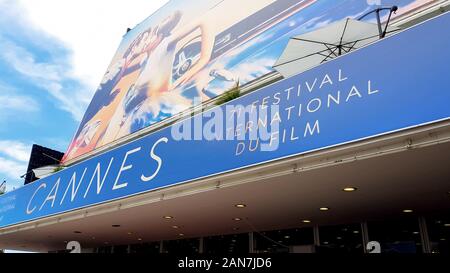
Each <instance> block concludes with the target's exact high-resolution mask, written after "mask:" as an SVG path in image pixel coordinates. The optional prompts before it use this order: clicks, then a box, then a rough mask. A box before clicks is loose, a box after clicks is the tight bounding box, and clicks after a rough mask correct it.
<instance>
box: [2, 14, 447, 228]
mask: <svg viewBox="0 0 450 273" xmlns="http://www.w3.org/2000/svg"><path fill="white" fill-rule="evenodd" d="M449 25H450V15H449V14H448V13H447V14H445V15H442V16H440V17H437V18H435V19H433V20H430V21H428V22H426V23H423V24H421V25H418V26H416V27H414V28H411V29H408V30H406V31H403V32H400V33H398V34H397V35H394V36H392V37H389V38H386V39H385V40H383V41H380V42H377V43H375V44H372V45H370V46H367V47H365V48H363V49H360V50H357V51H355V52H353V53H351V54H348V55H345V56H342V57H340V58H337V59H335V60H333V61H330V62H327V63H325V64H323V65H320V66H318V67H316V68H314V69H312V70H309V71H307V72H304V73H302V74H299V75H297V76H294V77H292V78H289V79H285V80H282V81H280V82H277V83H275V84H272V85H270V86H267V87H265V88H263V89H261V90H259V91H257V92H253V93H251V94H248V95H246V96H243V97H241V98H238V99H236V100H234V101H232V102H230V103H228V104H226V105H223V106H221V107H217V108H215V109H212V110H210V111H209V112H206V113H204V115H203V116H202V115H200V116H197V117H193V118H192V119H189V120H188V122H184V123H182V124H188V123H189V124H190V123H191V122H192V123H193V121H195V120H196V119H197V120H198V119H200V121H202V122H203V124H204V125H206V126H207V124H208V122H210V121H211V120H212V119H214V115H215V113H216V114H217V113H219V111H218V110H221V109H225V107H226V106H227V105H243V106H251V105H254V106H264V105H267V106H272V105H276V106H277V109H278V110H277V112H275V113H273V112H272V113H271V115H270V117H268V120H266V124H265V125H264V126H270V124H272V122H274V123H276V124H278V125H279V126H278V128H276V131H275V132H272V134H271V137H270V140H269V143H272V142H273V143H277V145H276V147H275V148H274V149H273V150H272V151H263V150H262V149H260V147H258V146H259V145H261V143H258V142H255V141H253V142H252V141H247V140H238V139H234V140H205V139H204V140H176V139H175V138H174V135H173V129H174V128H178V127H180V124H177V125H173V126H172V127H168V128H165V129H162V130H160V131H158V132H156V133H153V134H151V135H148V136H145V137H143V138H141V139H139V140H136V141H133V142H131V143H128V144H126V145H124V146H122V147H119V148H116V149H114V150H112V151H109V152H106V153H104V154H101V155H98V156H96V157H93V158H91V159H89V160H87V161H85V162H82V163H80V164H77V165H75V166H72V167H70V168H68V169H66V170H64V171H61V172H59V173H57V174H54V175H52V176H51V177H48V178H45V179H42V180H39V181H37V182H35V183H33V184H31V185H27V186H25V187H23V188H20V189H18V190H16V191H14V192H10V193H8V194H5V195H3V196H1V197H0V227H6V226H10V225H14V224H18V223H22V222H26V221H30V220H34V219H39V218H43V217H47V216H50V215H56V214H60V213H63V212H67V211H72V210H77V209H80V208H85V207H89V206H93V205H95V204H100V203H104V202H108V201H111V200H117V199H121V198H125V197H129V196H132V195H136V194H142V193H144V192H149V191H154V190H157V189H160V188H163V187H169V186H173V185H176V184H180V183H187V182H189V181H193V180H197V179H200V178H204V177H208V176H212V175H216V174H220V173H224V172H230V171H232V170H236V169H240V168H244V167H248V166H252V165H256V164H261V163H264V162H268V161H273V160H279V159H282V158H286V157H291V156H295V155H299V154H302V153H307V152H311V151H315V150H318V149H324V148H327V147H331V146H335V145H340V144H343V143H349V142H354V141H358V140H362V139H366V138H369V137H374V136H379V135H383V134H387V133H392V132H395V131H399V130H403V129H407V128H412V127H416V126H420V125H424V124H429V123H432V122H437V121H441V120H445V119H448V118H449V117H450V87H449V86H450V77H449V71H450V52H449V50H448V49H449V48H450V36H449V35H445V33H444V32H443V31H442V26H449ZM216 118H217V116H216ZM228 118H230V117H229V116H224V117H220V118H219V120H223V121H225V120H226V119H228ZM261 123H262V124H264V122H261ZM267 123H268V124H269V125H267ZM258 126H261V124H259V125H258ZM249 127H251V126H248V124H237V126H236V128H234V129H233V131H230V132H227V131H228V130H226V129H225V130H223V133H224V134H228V133H229V134H231V135H239V134H240V133H239V132H241V131H242V132H243V134H245V133H246V132H247V131H248V130H247V129H249ZM219 131H220V130H219Z"/></svg>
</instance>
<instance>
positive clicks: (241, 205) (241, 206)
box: [235, 204, 247, 209]
mask: <svg viewBox="0 0 450 273" xmlns="http://www.w3.org/2000/svg"><path fill="white" fill-rule="evenodd" d="M235 207H236V208H238V209H243V208H246V207H247V205H246V204H237V205H235Z"/></svg>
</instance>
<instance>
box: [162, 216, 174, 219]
mask: <svg viewBox="0 0 450 273" xmlns="http://www.w3.org/2000/svg"><path fill="white" fill-rule="evenodd" d="M163 218H164V219H166V220H170V219H173V216H164V217H163Z"/></svg>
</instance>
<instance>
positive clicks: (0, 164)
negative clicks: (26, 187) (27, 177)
mask: <svg viewBox="0 0 450 273" xmlns="http://www.w3.org/2000/svg"><path fill="white" fill-rule="evenodd" d="M27 167H28V164H27V163H23V162H17V161H14V160H11V159H7V158H4V157H0V173H2V174H5V175H7V176H8V178H11V179H18V178H19V177H20V176H21V175H23V174H24V173H25V172H26V171H27ZM8 181H9V180H8ZM8 186H9V185H8Z"/></svg>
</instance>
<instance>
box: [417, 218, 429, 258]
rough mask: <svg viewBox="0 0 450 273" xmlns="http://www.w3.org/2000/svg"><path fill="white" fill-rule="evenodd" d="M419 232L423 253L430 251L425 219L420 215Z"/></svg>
mask: <svg viewBox="0 0 450 273" xmlns="http://www.w3.org/2000/svg"><path fill="white" fill-rule="evenodd" d="M419 232H420V240H421V242H422V251H423V253H431V243H430V236H429V235H428V227H427V221H426V219H425V217H422V216H421V217H419Z"/></svg>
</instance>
